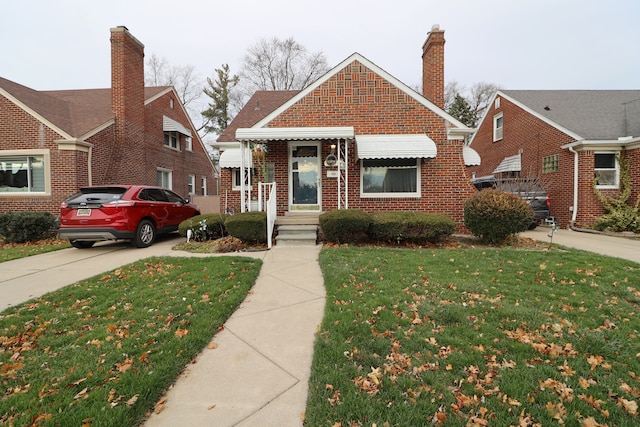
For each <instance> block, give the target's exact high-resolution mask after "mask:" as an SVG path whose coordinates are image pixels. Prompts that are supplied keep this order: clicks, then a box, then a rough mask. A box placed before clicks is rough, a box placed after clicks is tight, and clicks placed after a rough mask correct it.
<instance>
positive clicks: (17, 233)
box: [0, 212, 56, 243]
mask: <svg viewBox="0 0 640 427" xmlns="http://www.w3.org/2000/svg"><path fill="white" fill-rule="evenodd" d="M55 228H56V218H55V217H54V216H53V215H52V214H51V213H49V212H9V213H4V214H0V239H2V240H4V241H5V242H7V243H25V242H37V241H38V240H44V239H49V238H52V237H55V235H56V231H55Z"/></svg>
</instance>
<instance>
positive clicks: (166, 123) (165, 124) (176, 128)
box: [162, 116, 191, 137]
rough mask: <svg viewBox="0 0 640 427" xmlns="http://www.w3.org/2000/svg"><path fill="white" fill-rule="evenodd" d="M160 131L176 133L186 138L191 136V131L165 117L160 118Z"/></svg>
mask: <svg viewBox="0 0 640 427" xmlns="http://www.w3.org/2000/svg"><path fill="white" fill-rule="evenodd" d="M162 130H163V131H165V132H178V133H181V134H183V135H186V136H189V137H190V136H191V131H190V130H189V129H187V128H186V127H185V126H183V125H182V123H178V122H176V121H175V120H173V119H170V118H169V117H167V116H162Z"/></svg>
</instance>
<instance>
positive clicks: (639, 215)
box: [593, 204, 640, 233]
mask: <svg viewBox="0 0 640 427" xmlns="http://www.w3.org/2000/svg"><path fill="white" fill-rule="evenodd" d="M593 228H594V229H596V230H600V231H614V232H621V231H631V232H634V233H640V210H639V209H638V208H637V207H635V206H631V205H627V204H624V205H622V204H621V205H620V206H617V208H616V209H611V210H610V211H609V213H606V214H604V215H602V216H601V217H599V218H598V219H597V220H596V221H595V222H594V223H593Z"/></svg>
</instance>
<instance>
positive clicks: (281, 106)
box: [213, 27, 479, 230]
mask: <svg viewBox="0 0 640 427" xmlns="http://www.w3.org/2000/svg"><path fill="white" fill-rule="evenodd" d="M423 64H424V66H423V88H424V90H423V92H424V95H421V94H419V93H417V92H415V91H414V90H412V89H411V88H409V87H408V86H407V85H405V84H403V83H402V82H400V81H399V80H397V79H396V78H394V77H393V76H391V75H390V74H388V73H387V72H385V71H384V70H382V69H381V68H380V67H378V66H377V65H375V64H373V63H372V62H371V61H369V60H368V59H366V58H364V57H363V56H362V55H360V54H358V53H354V54H353V55H351V56H349V57H348V58H346V59H345V60H344V61H342V62H341V63H340V64H338V65H337V66H336V67H334V68H333V69H332V70H330V71H329V72H327V73H326V74H325V75H324V76H322V77H321V78H319V79H318V80H317V81H316V82H314V83H313V84H311V85H310V86H308V87H307V88H305V89H303V90H301V91H259V92H256V94H255V95H254V96H253V97H252V98H251V99H250V100H249V102H248V103H247V104H246V105H245V107H244V108H243V109H242V111H240V113H239V114H238V115H237V117H236V118H235V119H234V120H233V122H232V123H231V125H230V126H229V128H227V129H226V130H225V131H224V132H223V133H222V134H221V135H220V137H219V138H218V140H217V142H216V143H214V144H213V145H214V146H216V147H217V148H219V149H220V150H221V151H222V154H221V157H220V166H221V181H220V182H221V191H220V193H221V194H220V195H221V205H222V207H223V209H224V208H225V206H226V208H227V209H228V210H230V211H234V212H239V211H241V210H243V209H244V210H246V209H247V207H249V206H251V203H250V198H252V196H254V195H255V194H256V188H255V182H256V181H266V182H275V183H276V189H277V214H278V215H279V216H282V215H286V214H291V213H292V212H307V213H319V212H325V211H330V210H334V209H344V208H350V209H363V210H365V211H368V212H376V211H398V210H410V211H424V212H433V213H440V214H446V215H449V216H450V217H452V218H453V219H455V220H456V221H457V223H458V225H459V230H463V229H464V227H463V203H464V201H465V200H467V199H468V198H469V197H471V196H472V195H473V194H474V192H475V189H474V188H473V186H472V185H471V184H470V175H469V173H468V171H467V167H466V165H468V164H474V163H477V162H479V157H478V156H477V153H474V152H473V151H472V150H470V149H469V148H468V147H467V146H466V143H467V142H468V137H469V136H470V135H471V133H472V131H473V130H472V129H469V128H468V127H466V126H465V125H464V124H462V123H461V122H459V121H458V120H456V119H455V118H454V117H452V116H450V115H449V114H447V113H446V112H445V111H444V109H443V108H444V32H443V31H441V30H440V29H439V28H437V27H434V28H433V29H432V31H431V32H430V33H429V37H428V38H427V41H426V42H425V44H424V46H423ZM241 147H244V148H241ZM263 147H266V148H267V150H268V152H267V153H266V161H265V163H266V164H265V166H266V167H265V174H264V175H266V176H263V177H261V176H260V173H259V172H260V170H261V167H260V165H259V164H257V163H258V159H257V158H256V160H254V161H253V165H252V161H251V160H250V157H251V153H249V150H251V149H252V148H253V150H252V151H256V150H260V149H262V148H263ZM242 158H244V159H245V160H244V167H242V166H243V165H242V163H243V162H242V160H241V159H242ZM249 168H252V170H253V172H254V173H253V174H252V177H251V181H252V184H253V185H247V184H246V183H245V184H244V185H243V183H242V179H241V176H242V175H241V174H242V172H243V171H244V170H248V169H249ZM256 172H258V173H257V174H256ZM243 188H244V189H245V192H244V198H243V197H242V195H243V191H242V190H243ZM225 200H226V202H225Z"/></svg>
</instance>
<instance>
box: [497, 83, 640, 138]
mask: <svg viewBox="0 0 640 427" xmlns="http://www.w3.org/2000/svg"><path fill="white" fill-rule="evenodd" d="M497 95H498V96H503V97H505V98H507V99H509V100H511V101H512V102H514V103H515V104H518V105H519V106H520V107H521V108H523V109H525V110H527V111H529V112H530V113H532V114H534V115H536V116H538V117H539V118H541V119H543V120H545V121H547V122H548V123H549V124H551V125H552V126H555V127H557V128H559V129H560V130H562V131H563V132H565V133H567V134H569V135H572V136H573V137H574V138H576V139H587V140H617V139H618V138H621V137H627V136H635V137H637V136H640V90H502V91H498V92H497Z"/></svg>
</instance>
